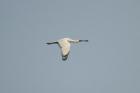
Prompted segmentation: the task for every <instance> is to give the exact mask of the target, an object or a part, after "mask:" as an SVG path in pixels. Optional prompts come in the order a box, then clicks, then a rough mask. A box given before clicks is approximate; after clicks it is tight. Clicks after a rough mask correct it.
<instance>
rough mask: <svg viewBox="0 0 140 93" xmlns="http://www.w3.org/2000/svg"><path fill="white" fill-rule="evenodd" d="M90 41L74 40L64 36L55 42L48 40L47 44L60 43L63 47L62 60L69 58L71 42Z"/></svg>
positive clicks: (61, 47)
mask: <svg viewBox="0 0 140 93" xmlns="http://www.w3.org/2000/svg"><path fill="white" fill-rule="evenodd" d="M79 42H88V40H72V39H70V38H63V39H60V40H58V41H55V42H48V43H47V44H48V45H49V44H58V45H59V47H60V49H61V55H62V60H67V58H68V55H69V52H70V47H71V43H79Z"/></svg>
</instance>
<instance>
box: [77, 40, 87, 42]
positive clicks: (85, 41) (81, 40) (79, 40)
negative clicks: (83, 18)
mask: <svg viewBox="0 0 140 93" xmlns="http://www.w3.org/2000/svg"><path fill="white" fill-rule="evenodd" d="M79 42H88V40H79Z"/></svg>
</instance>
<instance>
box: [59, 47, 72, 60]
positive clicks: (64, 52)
mask: <svg viewBox="0 0 140 93" xmlns="http://www.w3.org/2000/svg"><path fill="white" fill-rule="evenodd" d="M69 53H70V46H65V47H62V48H61V54H62V60H67V58H68V55H69Z"/></svg>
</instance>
